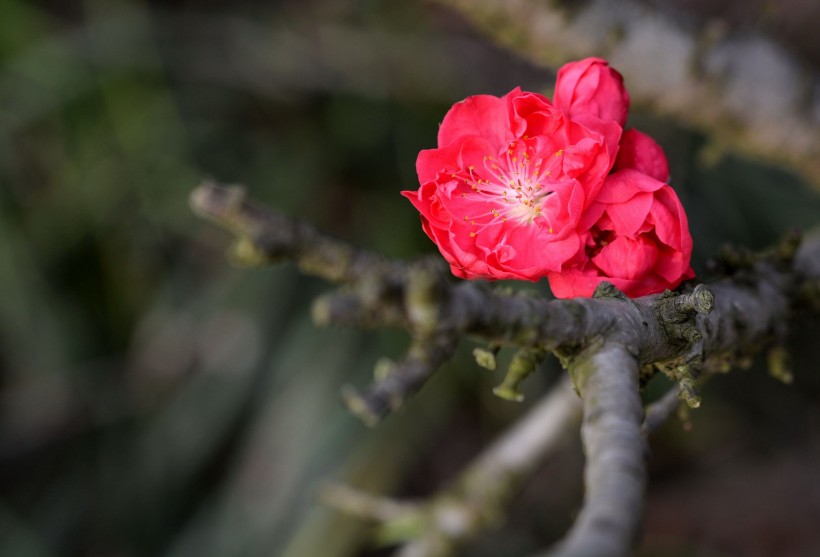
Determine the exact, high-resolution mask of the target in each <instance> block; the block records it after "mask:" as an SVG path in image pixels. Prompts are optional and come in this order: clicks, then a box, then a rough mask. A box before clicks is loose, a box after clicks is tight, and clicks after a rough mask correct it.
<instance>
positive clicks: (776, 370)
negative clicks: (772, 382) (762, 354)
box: [766, 346, 794, 385]
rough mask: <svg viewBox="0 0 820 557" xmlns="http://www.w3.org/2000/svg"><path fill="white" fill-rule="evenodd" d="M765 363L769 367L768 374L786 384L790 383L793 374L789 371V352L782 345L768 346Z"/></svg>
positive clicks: (792, 379)
mask: <svg viewBox="0 0 820 557" xmlns="http://www.w3.org/2000/svg"><path fill="white" fill-rule="evenodd" d="M766 363H767V364H768V367H769V375H771V376H772V377H774V378H775V379H777V380H778V381H782V382H783V383H785V384H786V385H791V384H792V382H793V381H794V375H793V374H792V371H791V365H790V358H789V353H788V351H786V349H785V348H784V347H783V346H773V347H772V348H770V349H769V351H768V352H767V353H766Z"/></svg>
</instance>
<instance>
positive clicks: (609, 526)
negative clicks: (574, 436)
mask: <svg viewBox="0 0 820 557" xmlns="http://www.w3.org/2000/svg"><path fill="white" fill-rule="evenodd" d="M570 374H571V375H572V376H573V377H574V379H575V384H576V385H577V386H578V390H579V393H580V395H581V398H582V399H583V401H584V422H583V426H582V427H581V438H582V439H583V442H584V452H585V453H586V456H587V463H586V468H585V472H584V478H585V484H586V496H585V502H584V507H583V509H582V510H581V513H580V514H579V515H578V519H577V520H576V521H575V524H574V525H573V527H572V529H571V530H570V531H569V533H568V534H567V536H566V538H565V539H564V541H563V542H561V543H560V544H559V545H558V547H556V548H555V549H554V550H553V551H551V552H550V553H549V555H552V556H555V557H559V556H561V557H563V556H568V557H569V556H572V557H617V556H621V555H625V554H626V552H627V550H628V548H630V547H632V545H633V542H634V540H635V539H636V536H637V532H638V528H639V526H640V520H641V515H642V512H643V491H644V487H645V485H646V466H645V464H644V458H645V453H646V443H645V440H644V437H643V435H642V434H641V422H642V420H643V405H642V404H641V398H640V394H639V392H638V362H637V360H636V359H635V357H634V356H633V355H632V354H630V353H629V351H628V350H627V349H626V348H625V347H624V346H623V345H621V344H619V343H613V342H606V343H605V344H603V345H602V346H600V347H599V346H591V347H590V348H588V349H587V350H585V351H584V352H583V353H581V354H580V355H579V356H578V358H577V359H576V360H575V362H574V363H573V365H572V366H571V367H570Z"/></svg>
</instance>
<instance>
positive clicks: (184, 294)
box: [0, 0, 820, 557]
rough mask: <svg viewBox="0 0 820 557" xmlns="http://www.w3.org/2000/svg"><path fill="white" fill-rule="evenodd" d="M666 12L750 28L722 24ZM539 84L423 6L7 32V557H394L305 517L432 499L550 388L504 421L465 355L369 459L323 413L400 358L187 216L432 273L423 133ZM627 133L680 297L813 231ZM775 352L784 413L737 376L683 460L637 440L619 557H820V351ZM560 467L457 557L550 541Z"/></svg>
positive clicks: (571, 461)
mask: <svg viewBox="0 0 820 557" xmlns="http://www.w3.org/2000/svg"><path fill="white" fill-rule="evenodd" d="M654 3H656V4H664V2H654ZM707 4H708V6H707ZM746 4H748V3H746ZM746 4H744V5H746ZM753 4H755V3H753ZM785 4H788V5H789V6H792V5H793V4H794V5H798V7H799V5H803V8H802V9H803V10H804V12H802V13H803V14H804V17H803V18H797V19H798V20H799V21H797V23H800V22H801V21H802V23H803V27H799V28H795V27H793V26H792V27H789V25H793V24H794V22H792V20H793V19H795V18H792V19H787V20H786V23H783V18H781V19H780V20H779V19H777V18H773V19H771V18H770V19H768V20H766V22H768V23H767V24H768V25H769V27H767V28H766V29H765V30H767V31H770V32H773V33H774V34H775V35H776V36H778V37H779V38H780V40H783V41H784V43H785V44H786V45H787V46H788V47H789V48H792V47H793V48H794V52H795V53H796V55H798V56H801V57H803V58H804V59H805V60H808V61H810V63H817V61H818V60H820V56H819V55H818V52H820V49H818V48H817V44H816V43H817V41H816V36H815V35H816V34H815V33H809V32H803V31H801V30H802V29H804V28H810V29H811V28H816V24H818V23H820V21H817V20H811V19H810V18H808V17H807V16H806V15H805V14H809V15H811V14H812V13H813V12H816V10H815V9H814V8H813V6H812V5H811V4H812V3H811V2H804V3H803V4H801V3H800V2H787V3H785ZM680 7H681V9H685V10H686V11H687V12H686V13H687V14H688V15H689V16H690V17H696V18H697V17H710V18H714V17H719V18H724V20H725V22H726V24H727V25H729V26H737V27H738V28H743V29H745V28H749V27H754V26H755V25H757V24H759V23H760V22H759V21H749V18H748V17H745V16H744V14H747V13H748V12H746V11H744V10H740V9H739V8H738V2H709V3H699V2H687V3H681V6H680ZM788 13H790V14H793V13H794V10H791V11H789V12H788ZM798 13H800V12H798ZM789 22H792V23H789ZM764 23H765V22H764ZM812 26H814V27H812ZM790 39H794V40H792V41H791V42H790ZM553 79H554V74H552V73H551V72H550V71H549V70H546V69H542V68H537V67H534V66H532V65H530V64H529V63H527V62H526V61H524V60H522V59H519V58H517V57H516V56H515V55H514V54H512V53H510V52H507V51H504V50H502V49H500V48H498V47H496V46H494V45H493V44H492V43H491V42H490V41H489V40H487V39H486V38H485V37H483V36H481V35H479V34H477V33H476V32H475V31H473V30H472V29H471V27H470V26H469V25H468V24H466V23H465V22H464V21H462V20H461V19H460V18H459V17H458V16H457V15H455V14H453V13H451V12H449V11H447V10H446V9H444V8H441V7H439V6H436V5H432V4H429V3H426V2H387V1H377V0H365V1H359V2H344V1H334V0H309V1H296V0H293V1H290V2H274V1H266V2H262V1H259V0H240V1H236V2H230V3H228V2H217V1H216V0H204V1H193V0H190V1H186V0H169V1H159V0H154V1H146V0H127V1H126V0H122V1H119V0H114V1H104V0H85V1H84V0H67V1H61V2H46V1H33V2H27V1H23V0H0V555H4V556H5V555H9V556H21V557H40V556H42V557H47V556H48V557H50V556H61V557H62V556H67V557H73V556H77V557H79V556H83V557H109V556H110V557H131V556H142V555H152V556H153V555H163V556H172V557H187V556H201V557H208V556H214V557H216V556H220V557H222V556H225V557H233V556H263V555H264V556H267V555H284V556H287V557H312V556H321V557H337V556H338V557H342V556H378V555H388V554H389V552H390V550H389V548H380V547H379V546H378V545H375V544H374V543H373V541H372V537H371V536H370V534H371V533H372V530H371V529H370V528H369V527H368V526H367V525H363V524H361V523H359V522H358V521H356V520H353V519H350V518H346V517H344V516H341V515H339V514H337V513H336V512H334V511H331V510H328V509H327V508H325V507H323V506H321V505H320V504H319V503H317V501H316V498H315V492H316V490H317V486H319V485H320V483H321V482H322V481H325V480H336V481H343V482H347V483H350V484H352V485H354V486H356V487H360V488H362V489H365V490H369V491H373V492H377V493H387V494H395V495H398V496H403V497H424V496H426V495H429V494H431V493H433V492H434V491H435V490H436V489H438V488H441V487H443V486H446V485H447V482H448V481H449V480H451V479H452V478H454V477H455V474H457V472H458V470H459V468H460V467H461V466H463V465H464V464H465V463H467V462H469V460H470V459H471V457H473V456H474V455H475V454H477V452H478V451H479V450H480V448H481V447H482V446H484V445H486V444H487V443H488V442H489V441H490V440H492V439H493V438H494V437H495V436H497V435H498V434H499V433H501V432H502V431H503V430H504V428H505V427H506V426H508V425H509V424H511V423H512V422H514V421H515V420H516V419H517V418H518V417H519V416H521V415H522V414H523V413H524V412H525V411H526V409H527V408H528V407H529V406H530V405H531V404H532V403H533V401H534V400H536V399H537V398H538V397H539V396H540V395H541V394H543V393H544V392H545V391H546V390H547V389H548V387H549V385H550V384H551V383H552V382H553V381H554V379H555V378H556V377H557V375H558V374H559V373H560V370H558V369H557V367H556V366H555V365H554V364H551V365H547V366H545V368H544V369H543V370H542V372H541V373H539V374H538V375H537V376H535V377H533V378H531V379H529V380H528V382H527V384H526V394H527V397H528V398H527V400H526V401H525V402H524V403H522V404H513V403H509V402H505V401H503V400H500V399H496V398H495V397H493V395H492V394H491V389H492V386H493V385H495V384H497V383H498V382H499V381H500V379H501V377H500V374H499V373H490V372H487V371H486V370H482V369H480V368H478V367H477V366H476V365H475V363H474V362H472V361H471V358H470V356H469V355H470V351H471V349H472V347H473V346H472V345H471V344H469V343H468V342H465V343H464V345H463V346H462V350H461V351H460V353H459V355H458V357H457V358H456V359H455V360H454V361H453V362H452V363H451V364H449V365H447V366H446V367H445V368H444V369H442V370H441V372H440V373H439V374H438V375H437V376H436V377H435V378H434V380H433V381H431V382H430V383H429V384H428V385H427V386H426V387H425V389H424V390H423V391H422V392H421V393H420V395H419V396H417V397H416V398H415V399H413V400H412V401H411V402H410V403H409V404H407V406H406V408H405V409H404V410H403V411H402V412H401V413H399V414H398V415H396V416H393V417H391V418H389V419H388V420H387V421H386V422H385V423H384V424H382V425H380V426H379V427H378V428H376V429H374V430H368V429H366V428H365V427H364V426H362V425H361V424H360V423H359V422H358V421H357V420H356V419H355V418H353V417H352V416H350V415H349V414H348V413H346V412H345V411H344V409H343V408H342V406H341V404H340V403H339V397H338V391H339V388H340V387H341V386H342V385H344V384H353V385H359V386H361V385H364V384H366V383H367V382H368V381H369V378H370V376H371V372H372V368H373V365H374V363H375V362H376V361H377V360H378V358H379V357H381V356H385V355H386V356H396V355H398V354H400V353H401V351H402V350H403V348H404V346H405V344H406V338H405V337H404V335H402V334H401V333H398V332H394V331H369V332H360V331H353V330H344V329H318V328H316V327H315V326H314V325H313V324H312V323H311V321H310V318H309V303H310V300H311V299H312V298H313V297H314V296H315V295H317V294H318V293H321V292H323V291H326V290H327V289H328V288H329V285H327V284H325V283H323V282H321V281H319V280H316V279H312V278H310V277H304V276H300V275H299V274H298V273H297V272H296V271H295V269H294V268H293V267H292V266H290V265H287V264H284V265H280V266H277V267H273V268H260V269H238V268H234V267H232V266H231V265H230V264H229V262H228V261H227V260H226V258H225V257H224V251H225V249H226V247H227V245H228V243H229V237H228V235H227V234H226V233H224V232H223V231H222V230H219V229H217V228H216V227H214V226H212V225H210V224H208V223H205V222H203V221H200V220H199V219H197V218H195V217H194V216H193V215H192V214H191V212H190V210H189V208H188V205H187V196H188V193H189V192H190V190H191V189H192V188H193V187H194V186H195V185H196V184H197V183H198V182H199V181H200V180H201V179H202V178H203V177H205V176H212V177H215V178H217V179H219V180H220V181H225V182H236V183H242V184H245V185H246V186H247V188H248V190H249V191H250V193H251V194H252V196H253V197H255V198H256V199H258V200H260V201H263V202H265V203H268V204H270V205H273V206H276V207H279V208H281V209H282V210H284V211H286V212H287V213H289V214H293V215H299V216H302V217H304V218H306V219H308V220H310V221H311V222H313V223H315V224H316V225H317V226H319V227H320V228H322V229H324V230H327V231H329V232H331V233H333V234H336V235H338V236H341V237H344V238H346V239H349V240H351V241H352V242H354V243H357V244H359V245H363V246H366V247H368V248H371V249H374V250H379V251H382V252H384V253H386V254H388V255H390V256H394V257H402V258H404V257H413V256H417V255H420V254H425V253H430V252H432V251H433V250H434V247H433V246H432V244H430V243H429V241H428V240H427V239H426V238H425V237H424V236H423V234H422V232H421V230H420V227H419V223H418V218H417V215H416V214H415V211H414V210H412V208H411V207H410V205H409V204H408V203H407V202H406V200H404V199H402V198H401V197H400V196H399V195H398V192H399V191H400V190H402V189H414V188H415V187H417V183H416V178H415V171H414V164H415V158H416V155H417V153H418V151H419V150H420V149H422V148H429V147H431V146H433V145H434V142H435V135H436V129H437V123H438V122H439V121H440V120H441V118H442V117H443V115H444V113H445V112H446V110H447V109H448V108H449V106H450V105H452V103H453V102H455V101H457V100H460V99H462V98H464V97H465V96H467V95H470V94H476V93H492V94H503V93H506V92H507V91H509V90H510V89H511V88H513V87H514V86H518V85H520V86H522V87H524V88H527V89H533V90H541V91H548V90H549V88H550V87H551V85H552V82H553ZM760 79H766V76H765V75H761V77H760ZM627 86H628V83H627ZM631 118H632V119H631V124H632V125H634V126H636V127H638V128H640V129H643V130H645V131H647V132H649V133H650V134H652V135H654V136H655V137H656V138H657V139H658V140H659V142H660V143H661V144H662V145H663V146H664V148H665V149H666V150H667V153H668V154H669V157H670V160H671V164H672V175H673V185H674V186H675V187H676V189H677V190H678V192H679V194H680V196H681V198H682V200H683V202H684V205H685V207H686V208H687V211H688V213H689V217H690V224H691V229H692V234H693V236H694V239H695V260H694V265H695V268H696V270H698V271H699V272H700V273H701V275H702V276H708V273H707V272H706V261H707V259H708V258H709V257H710V256H711V255H713V254H715V253H716V252H717V250H718V248H719V246H720V245H721V244H724V243H727V242H729V243H734V244H737V245H743V246H748V247H752V248H761V247H764V246H766V245H770V244H772V243H773V242H775V241H776V240H777V238H778V237H779V236H780V235H782V234H783V233H784V232H785V231H786V230H788V229H789V228H791V227H794V226H799V227H804V228H810V227H812V226H815V225H817V224H818V222H819V221H820V194H818V191H820V190H818V189H816V188H814V189H813V188H812V187H810V186H809V185H808V184H807V183H805V182H803V181H801V178H800V177H799V176H797V175H794V174H790V173H789V171H788V169H783V168H774V167H770V166H765V165H761V164H758V163H756V162H755V161H751V160H745V159H743V158H739V157H737V156H734V155H731V154H724V155H723V156H720V157H715V156H711V155H709V150H708V148H707V147H708V146H709V138H708V137H704V136H702V135H700V134H698V133H697V132H695V131H692V130H688V129H686V128H683V127H681V126H680V125H679V124H677V123H675V122H671V121H666V120H661V119H658V118H656V117H653V116H652V115H651V114H646V113H641V112H639V111H638V112H636V113H635V114H633V115H632V117H631ZM527 287H528V288H533V289H536V290H540V291H545V289H546V287H545V286H544V285H528V286H527ZM797 329H798V330H797V331H795V334H794V335H792V338H791V339H790V347H791V349H792V353H793V356H794V371H795V375H796V381H795V384H794V385H793V386H791V387H786V386H783V385H781V384H779V383H777V382H776V381H774V380H772V379H770V378H768V377H767V376H766V374H765V371H764V370H763V368H762V366H761V365H759V364H756V365H755V366H753V367H752V368H751V369H750V370H748V371H736V372H733V373H731V374H729V375H727V376H725V377H719V378H718V379H716V380H714V381H712V382H711V383H710V384H709V386H708V388H707V389H706V390H705V392H704V404H703V407H702V408H701V409H699V410H697V411H696V412H694V413H692V415H691V416H690V418H691V431H688V432H687V431H686V430H685V429H684V428H683V427H682V426H681V424H680V423H679V422H676V421H672V422H671V423H670V424H668V425H667V426H666V427H665V428H664V429H663V430H662V431H661V432H660V433H659V434H658V435H657V436H656V437H655V438H654V439H653V442H652V455H651V458H650V468H651V473H652V480H651V482H652V484H651V486H650V494H649V505H648V510H647V525H646V529H645V537H644V541H643V542H642V545H641V547H640V549H639V553H640V555H645V556H661V557H662V556H678V557H683V556H710V557H711V556H715V557H717V556H729V555H744V556H747V557H755V556H769V555H778V556H779V557H797V556H805V557H809V556H816V555H820V531H818V529H817V524H818V523H820V472H818V470H820V434H819V433H818V432H820V376H819V374H818V372H820V368H818V364H817V358H818V353H817V342H816V339H817V335H818V333H820V330H819V329H818V327H817V323H813V322H811V321H808V322H806V321H805V320H804V321H802V322H801V324H800V326H799V327H797ZM662 388H663V385H654V386H650V389H649V391H650V394H651V393H652V392H658V391H660V390H662ZM581 465H582V457H581V454H580V449H579V447H578V445H577V443H575V444H573V445H572V446H570V447H569V448H568V449H567V450H566V451H565V453H564V454H563V455H562V456H560V457H558V458H556V459H554V460H553V461H551V462H549V463H548V464H547V465H546V466H545V467H544V469H543V471H542V472H540V473H539V474H538V475H537V476H535V477H534V478H533V479H532V480H531V481H530V482H529V483H528V484H527V486H526V488H525V490H524V492H523V493H522V494H521V496H520V497H518V498H517V499H516V502H515V504H514V506H513V509H512V511H511V514H510V517H509V519H508V520H507V521H506V522H505V523H504V524H503V525H501V526H500V529H499V530H498V531H496V532H492V533H489V534H487V535H486V536H484V537H483V538H482V539H481V540H479V542H478V543H476V544H475V546H474V547H471V548H470V549H469V551H468V554H469V555H472V556H476V557H485V556H487V557H489V556H496V557H507V556H509V557H512V556H518V555H525V554H528V553H529V552H531V551H533V550H535V549H537V548H539V547H543V546H545V545H547V544H549V543H550V542H551V541H553V540H554V539H556V538H557V537H558V536H559V535H560V534H561V532H562V531H563V530H564V529H565V528H566V526H567V525H568V524H569V523H570V521H571V520H572V517H573V513H574V512H575V511H577V508H578V505H579V501H580V496H581V490H582V488H581V478H580V467H581Z"/></svg>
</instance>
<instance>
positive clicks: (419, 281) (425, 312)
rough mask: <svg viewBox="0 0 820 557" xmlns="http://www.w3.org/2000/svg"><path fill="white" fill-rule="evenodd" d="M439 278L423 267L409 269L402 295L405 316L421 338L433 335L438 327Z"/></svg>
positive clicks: (440, 288) (440, 285)
mask: <svg viewBox="0 0 820 557" xmlns="http://www.w3.org/2000/svg"><path fill="white" fill-rule="evenodd" d="M442 290H443V288H442V284H441V276H440V275H439V274H438V273H437V272H435V271H434V270H432V269H428V268H425V267H423V266H417V267H411V269H410V276H409V277H408V280H407V288H406V290H405V295H404V303H405V306H406V308H407V316H408V318H409V319H410V323H411V324H412V325H413V328H414V330H415V331H416V332H417V333H418V334H419V335H421V336H427V335H431V334H433V333H434V332H435V331H436V330H437V329H438V327H439V318H438V317H439V305H440V303H441V293H442Z"/></svg>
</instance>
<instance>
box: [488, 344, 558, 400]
mask: <svg viewBox="0 0 820 557" xmlns="http://www.w3.org/2000/svg"><path fill="white" fill-rule="evenodd" d="M546 353H547V352H546V350H544V349H543V348H541V347H536V348H522V349H520V350H519V351H518V352H516V353H515V356H513V358H512V361H511V362H510V366H509V367H508V368H507V374H506V375H505V376H504V381H502V382H501V384H500V385H499V386H497V387H496V388H494V389H493V394H495V395H496V396H497V397H500V398H503V399H504V400H511V401H515V402H521V401H522V400H524V395H523V394H522V393H521V391H519V390H518V387H519V385H521V382H522V381H523V380H524V379H526V378H527V377H528V376H529V375H530V374H531V373H532V372H533V371H535V368H536V366H538V364H539V363H541V361H542V360H543V359H544V356H546Z"/></svg>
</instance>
